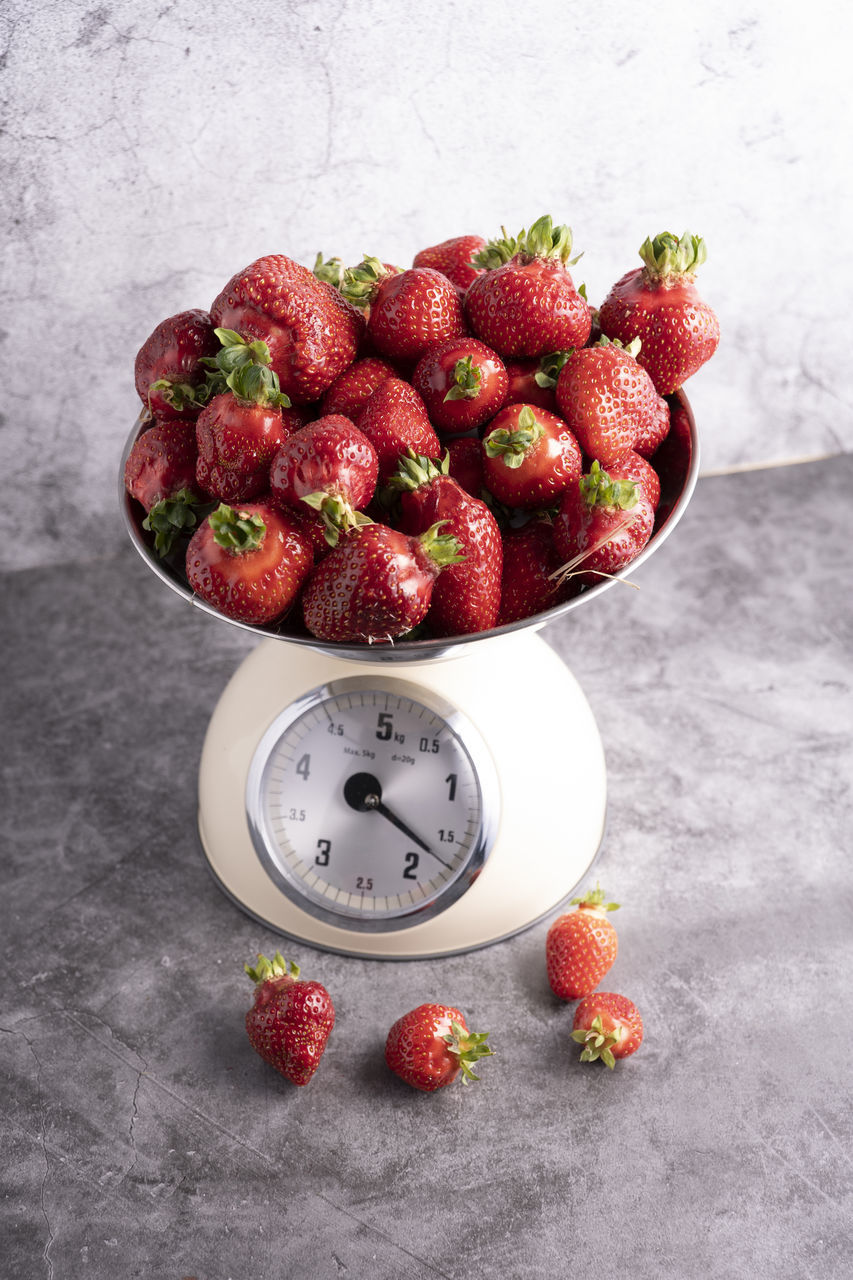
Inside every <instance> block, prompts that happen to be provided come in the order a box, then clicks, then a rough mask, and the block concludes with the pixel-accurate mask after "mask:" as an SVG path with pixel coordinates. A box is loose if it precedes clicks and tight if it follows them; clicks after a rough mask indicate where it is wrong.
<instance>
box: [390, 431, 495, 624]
mask: <svg viewBox="0 0 853 1280" xmlns="http://www.w3.org/2000/svg"><path fill="white" fill-rule="evenodd" d="M448 466H449V463H448V459H447V457H445V458H444V460H443V461H442V463H441V464H440V465H438V466H437V465H436V464H435V463H434V462H433V461H432V460H431V459H429V458H426V457H423V456H418V455H417V454H413V453H412V454H409V455H408V456H407V457H405V458H402V459H401V461H400V465H399V467H398V469H397V473H396V475H394V476H393V477H392V480H391V487H393V488H395V489H398V490H400V493H401V497H400V511H401V514H400V520H399V524H400V528H401V529H403V530H404V531H405V532H406V533H409V534H412V535H416V534H423V533H424V531H425V530H427V529H428V528H429V527H430V526H431V525H433V524H434V523H435V522H436V521H444V522H446V523H445V531H446V532H447V533H449V534H452V535H453V537H454V538H455V539H456V540H457V542H458V543H459V547H460V549H461V552H462V556H463V557H464V558H462V559H461V560H460V562H459V563H458V564H453V565H451V566H450V567H449V568H447V569H445V570H444V572H443V573H442V575H441V577H440V578H439V580H438V582H437V583H436V585H435V590H434V591H433V595H432V603H431V605H430V610H429V618H428V622H429V628H430V631H431V632H432V634H433V635H436V636H456V635H465V634H469V633H472V632H475V631H488V630H489V629H490V628H491V627H493V626H494V625H495V623H496V622H497V617H498V608H499V607H500V599H501V565H502V563H503V552H502V549H501V535H500V529H499V528H498V524H497V521H496V520H495V517H494V516H493V515H492V513H491V511H490V510H489V508H488V507H487V506H486V504H485V502H482V501H481V500H480V499H479V498H473V497H471V495H470V494H469V493H466V492H465V490H464V489H462V488H461V487H460V486H459V485H458V484H457V483H456V481H455V480H452V479H451V477H450V475H449V474H448Z"/></svg>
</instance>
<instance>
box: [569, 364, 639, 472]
mask: <svg viewBox="0 0 853 1280" xmlns="http://www.w3.org/2000/svg"><path fill="white" fill-rule="evenodd" d="M635 351H636V347H635V346H634V345H633V344H632V346H631V347H624V348H623V347H622V345H621V343H618V344H617V343H615V342H611V341H610V340H609V339H608V338H602V340H601V343H600V344H596V345H595V346H594V347H583V348H582V349H580V350H578V351H574V352H572V354H571V355H570V356H569V358H568V360H567V361H566V363H565V364H564V365H563V367H562V369H561V370H560V375H559V377H558V378H557V408H558V410H559V412H560V414H561V415H562V417H563V418H565V420H566V422H567V423H568V424H569V426H570V427H571V429H572V431H573V432H574V434H575V435H576V436H577V439H578V442H579V444H580V446H581V448H582V449H583V451H584V453H585V454H586V455H587V456H588V457H589V458H597V459H598V461H599V462H600V463H601V465H602V466H607V464H608V462H614V461H615V460H616V459H617V458H620V457H621V456H622V454H623V453H625V452H626V450H628V449H633V447H634V442H635V440H637V439H638V437H639V436H641V435H642V434H643V433H645V432H647V431H648V430H650V428H651V427H652V424H653V423H654V422H655V421H656V419H657V415H658V414H659V404H658V401H659V396H658V394H657V392H656V391H655V388H654V384H653V383H652V380H651V378H650V377H649V375H648V374H647V373H646V371H645V369H643V368H641V366H640V365H639V364H638V363H637V361H636V359H635Z"/></svg>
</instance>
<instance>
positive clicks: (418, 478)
mask: <svg viewBox="0 0 853 1280" xmlns="http://www.w3.org/2000/svg"><path fill="white" fill-rule="evenodd" d="M449 474H450V454H449V453H445V455H444V457H443V458H442V460H441V462H439V463H436V462H433V460H432V458H427V457H425V456H424V455H423V454H420V453H415V451H414V449H412V448H411V447H409V448H408V449H407V450H406V452H405V453H403V454H401V455H400V459H399V461H398V463H397V470H396V471H395V472H394V474H393V476H390V477H389V479H388V488H389V489H392V490H395V491H396V490H404V491H406V492H412V491H413V490H415V489H420V488H421V486H422V485H425V484H429V483H430V481H431V480H437V479H438V478H439V476H446V475H449Z"/></svg>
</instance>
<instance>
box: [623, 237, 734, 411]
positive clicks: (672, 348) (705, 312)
mask: <svg viewBox="0 0 853 1280" xmlns="http://www.w3.org/2000/svg"><path fill="white" fill-rule="evenodd" d="M707 256H708V251H707V248H706V246H705V241H704V240H703V239H701V237H700V236H693V235H691V234H690V232H689V231H685V233H684V235H683V236H682V237H681V239H679V238H678V237H677V236H674V235H673V234H672V233H671V232H670V231H664V232H662V233H661V234H660V235H659V236H655V238H654V239H653V240H652V239H646V240H645V241H644V242H643V244H642V246H641V248H640V257H641V258H642V260H643V264H644V265H643V266H642V267H637V268H636V269H635V270H634V271H629V272H628V273H627V274H626V275H624V276H623V277H622V279H621V280H618V281H617V283H616V284H615V285H614V286H613V288H612V289H611V290H610V292H609V294H608V295H607V297H606V298H605V299H604V302H603V303H602V305H601V311H600V322H601V330H602V333H605V334H607V336H608V337H609V338H619V339H620V341H621V342H624V343H628V342H630V341H631V340H632V339H633V338H639V339H640V340H641V341H642V344H643V345H642V347H641V348H640V353H639V355H638V356H637V359H638V360H639V362H640V364H641V365H642V366H643V368H644V369H646V370H647V371H648V373H649V375H650V377H651V379H652V382H653V383H654V384H655V387H656V388H657V390H658V391H659V392H660V394H661V395H662V396H666V395H669V394H670V393H671V392H673V391H677V390H678V388H679V387H680V386H682V384H683V383H684V382H686V381H687V379H688V378H690V377H692V375H693V374H694V373H695V372H696V370H697V369H700V368H701V367H702V365H703V364H705V362H706V361H708V360H710V358H711V356H712V355H713V354H714V352H715V351H716V350H717V346H718V344H719V341H720V324H719V321H718V320H717V317H716V315H715V314H714V312H713V311H712V310H711V308H710V307H709V306H708V304H707V303H706V302H703V300H702V298H701V297H700V296H699V292H698V290H697V288H696V279H695V275H696V269H697V267H700V266H701V265H702V263H703V262H704V261H705V259H706V258H707Z"/></svg>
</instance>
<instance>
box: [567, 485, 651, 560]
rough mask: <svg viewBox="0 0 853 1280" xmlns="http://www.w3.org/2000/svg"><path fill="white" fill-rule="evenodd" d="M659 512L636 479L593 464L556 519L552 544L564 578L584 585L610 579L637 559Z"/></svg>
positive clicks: (569, 495) (649, 535)
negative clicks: (616, 476) (614, 476)
mask: <svg viewBox="0 0 853 1280" xmlns="http://www.w3.org/2000/svg"><path fill="white" fill-rule="evenodd" d="M654 523H655V513H654V509H653V508H652V504H651V503H650V502H649V500H648V498H647V497H646V495H645V493H644V492H643V491H642V490H641V489H640V487H639V486H638V485H637V484H636V483H635V482H634V481H633V480H612V481H611V479H610V476H609V474H608V473H607V472H606V471H602V469H601V467H600V466H599V464H598V462H593V464H592V467H591V468H590V471H589V473H588V474H587V475H585V476H582V477H581V480H580V482H579V484H578V485H577V486H574V485H573V486H572V487H571V488H569V489H567V490H566V492H565V494H564V495H563V501H562V502H561V504H560V510H559V511H558V513H557V516H556V519H555V520H554V545H555V547H556V548H557V551H558V553H559V554H560V555H561V556H562V558H563V560H564V561H565V564H564V565H563V568H564V570H565V573H566V575H568V574H570V573H571V572H572V571H575V572H576V573H577V574H578V575H579V576H580V579H581V581H582V582H585V583H595V582H597V581H599V579H600V577H602V576H603V577H610V576H611V575H612V574H614V573H617V572H618V571H619V570H620V569H622V568H624V566H625V565H626V564H628V563H630V561H631V560H633V559H634V557H635V556H637V555H639V553H640V552H641V551H642V549H643V547H644V546H645V545H646V543H647V542H648V540H649V538H650V537H651V536H652V530H653V528H654Z"/></svg>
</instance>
